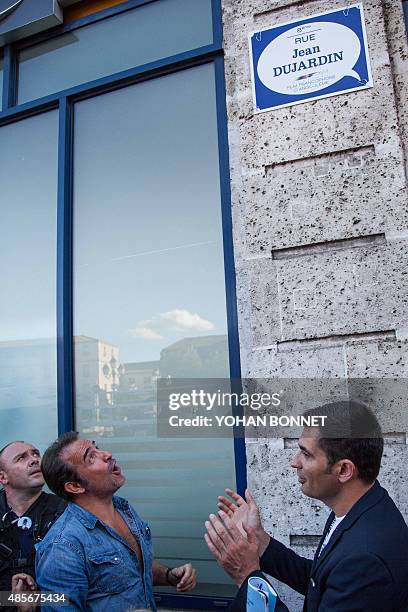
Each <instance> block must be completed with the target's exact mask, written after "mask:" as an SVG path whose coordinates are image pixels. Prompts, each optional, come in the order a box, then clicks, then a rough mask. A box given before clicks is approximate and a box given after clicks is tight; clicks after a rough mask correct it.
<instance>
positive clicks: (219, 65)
mask: <svg viewBox="0 0 408 612" xmlns="http://www.w3.org/2000/svg"><path fill="white" fill-rule="evenodd" d="M153 2H157V3H160V0H129V1H128V2H124V3H123V4H120V5H116V6H114V7H112V8H109V9H106V10H103V11H100V12H99V13H96V14H93V15H90V16H88V17H86V18H83V19H79V20H76V21H74V22H72V23H70V24H67V25H63V26H59V27H57V28H54V29H52V30H50V31H48V32H46V33H45V34H44V33H43V34H41V35H37V36H34V37H31V38H30V39H26V40H24V41H22V42H19V43H15V44H11V45H6V46H5V47H4V50H3V57H2V76H3V91H2V111H1V112H0V127H1V126H3V125H5V124H9V123H14V122H16V121H19V120H21V119H24V118H26V117H29V116H33V115H37V114H40V113H43V112H46V111H49V110H52V109H57V110H58V113H59V142H58V190H57V391H58V430H59V432H60V433H62V432H64V431H69V430H71V429H73V428H74V427H75V416H74V409H73V406H74V383H73V371H74V370H73V346H72V337H73V296H72V277H73V263H72V262H73V248H72V182H73V109H74V105H75V103H76V102H78V101H80V100H83V99H86V98H89V97H93V96H96V95H98V94H101V93H105V92H108V91H112V90H114V89H119V88H122V87H126V86H127V85H131V84H135V83H138V82H142V81H147V80H149V79H154V78H156V77H158V76H162V75H166V74H170V73H174V72H177V71H180V70H185V69H187V68H190V67H193V66H200V65H202V64H206V63H212V64H213V65H214V68H215V75H216V105H217V128H218V150H219V167H220V177H221V213H222V223H223V230H222V231H223V241H224V270H225V286H226V304H227V325H228V345H229V359H230V373H231V377H232V378H234V379H239V378H240V359H239V340H238V324H237V310H236V287H235V269H234V256H233V244H232V221H231V211H230V180H229V160H228V140H227V120H226V116H227V114H226V102H225V81H224V60H223V52H222V20H221V0H212V26H213V40H212V42H211V43H210V44H208V45H205V46H202V47H199V48H196V49H193V50H190V51H185V52H182V53H177V54H175V55H172V56H170V57H164V58H161V59H158V60H156V61H152V62H149V63H146V64H143V65H139V66H136V67H132V68H128V69H126V70H123V71H121V72H117V73H115V74H111V75H109V76H104V77H102V78H98V79H96V80H93V81H91V82H87V83H83V84H80V85H77V86H75V87H71V88H69V89H65V90H63V91H58V92H56V93H52V94H50V95H47V96H44V97H42V98H38V99H35V100H32V101H29V102H25V103H23V104H17V87H18V70H17V68H18V66H17V64H18V56H19V53H20V51H21V50H22V49H25V48H27V47H29V46H32V45H35V44H38V43H41V42H44V41H46V40H50V39H52V38H53V37H57V36H60V35H62V34H66V33H69V32H72V31H73V30H77V29H78V28H82V27H85V26H89V25H90V24H93V23H96V22H98V21H100V20H104V19H108V18H110V17H112V16H115V15H119V14H121V13H124V12H126V11H129V10H132V9H134V8H136V7H140V6H142V5H147V4H151V3H153ZM0 75H1V71H0ZM234 450H235V467H236V481H237V489H238V491H239V492H241V493H243V491H244V490H245V487H246V455H245V441H244V439H243V438H242V437H237V438H235V439H234ZM158 601H160V605H162V606H171V607H184V608H201V609H203V608H204V609H217V608H220V607H221V608H222V607H226V606H227V603H228V599H226V598H217V599H214V598H213V597H199V596H194V595H185V596H179V595H167V594H160V595H159V596H158Z"/></svg>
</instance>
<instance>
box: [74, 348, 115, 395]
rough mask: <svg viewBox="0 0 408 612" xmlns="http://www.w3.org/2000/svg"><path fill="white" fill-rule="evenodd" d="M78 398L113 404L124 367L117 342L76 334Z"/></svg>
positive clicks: (76, 384)
mask: <svg viewBox="0 0 408 612" xmlns="http://www.w3.org/2000/svg"><path fill="white" fill-rule="evenodd" d="M74 346H75V391H76V398H77V401H78V402H80V403H81V404H86V403H88V404H89V405H91V406H92V405H93V406H100V405H107V404H113V403H114V401H115V394H116V393H117V391H118V388H119V386H120V377H121V374H122V371H123V367H122V366H121V365H120V364H119V349H118V347H117V346H114V345H113V344H110V343H109V342H105V341H104V340H99V339H97V338H90V337H89V336H75V337H74Z"/></svg>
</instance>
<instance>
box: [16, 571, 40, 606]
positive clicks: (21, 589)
mask: <svg viewBox="0 0 408 612" xmlns="http://www.w3.org/2000/svg"><path fill="white" fill-rule="evenodd" d="M36 588H37V585H36V584H35V580H34V578H32V577H31V576H30V575H29V574H14V576H13V577H12V579H11V591H12V592H13V593H30V592H31V591H35V589H36ZM36 607H37V606H36V605H35V604H32V603H26V604H19V605H18V606H17V610H18V611H19V612H33V610H35V609H36Z"/></svg>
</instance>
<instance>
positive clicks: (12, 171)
mask: <svg viewBox="0 0 408 612" xmlns="http://www.w3.org/2000/svg"><path fill="white" fill-rule="evenodd" d="M57 132H58V114H57V112H56V111H52V112H50V113H47V114H42V115H39V116H37V117H34V118H30V119H26V120H24V121H20V122H19V123H15V124H11V125H8V126H4V127H2V128H0V185H1V195H2V219H1V223H2V237H1V242H0V275H1V279H2V290H1V300H0V371H1V387H2V389H1V393H0V420H1V424H2V427H1V432H0V447H1V446H3V445H4V444H5V443H6V442H7V441H9V440H12V439H20V440H24V439H27V440H29V441H32V442H33V443H34V444H35V445H38V446H41V447H45V446H46V445H48V444H49V443H50V442H51V441H52V440H53V439H54V437H55V436H56V433H57V423H56V419H57V401H56V342H55V329H56V312H55V308H56V304H55V292H56V287H55V276H56V261H55V252H56V192H57V185H56V180H57V167H56V166H57Z"/></svg>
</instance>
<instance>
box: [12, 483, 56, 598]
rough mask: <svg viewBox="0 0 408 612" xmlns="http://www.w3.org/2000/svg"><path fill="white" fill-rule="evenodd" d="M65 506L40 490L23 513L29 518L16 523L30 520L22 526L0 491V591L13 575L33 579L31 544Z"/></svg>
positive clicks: (32, 549) (33, 564) (32, 548)
mask: <svg viewBox="0 0 408 612" xmlns="http://www.w3.org/2000/svg"><path fill="white" fill-rule="evenodd" d="M66 506H67V502H65V501H64V500H62V499H60V498H59V497H57V496H56V495H50V494H48V493H44V492H43V493H41V495H40V496H39V497H38V498H37V499H36V500H35V502H34V503H33V504H32V505H31V506H30V507H29V508H28V509H27V511H26V512H25V513H24V517H27V518H28V519H29V521H24V520H23V521H20V525H22V524H23V523H24V524H25V525H29V523H30V521H31V525H30V526H29V528H28V529H22V528H21V527H19V526H18V525H17V523H18V520H19V518H22V517H18V516H17V515H16V514H15V513H14V512H13V510H11V508H10V507H9V505H8V503H7V498H6V495H5V492H4V491H1V492H0V591H10V590H11V578H12V576H13V575H14V574H20V573H25V574H30V576H32V577H33V578H34V579H35V548H34V545H35V544H36V543H37V542H39V541H40V540H42V539H43V538H44V536H45V534H46V533H47V531H48V530H49V528H50V527H51V525H52V524H53V523H54V522H55V521H56V520H57V518H58V517H59V516H60V515H61V514H62V513H63V512H64V510H65V508H66ZM9 609H10V610H13V608H9ZM2 610H7V608H2Z"/></svg>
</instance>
